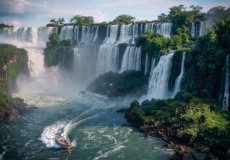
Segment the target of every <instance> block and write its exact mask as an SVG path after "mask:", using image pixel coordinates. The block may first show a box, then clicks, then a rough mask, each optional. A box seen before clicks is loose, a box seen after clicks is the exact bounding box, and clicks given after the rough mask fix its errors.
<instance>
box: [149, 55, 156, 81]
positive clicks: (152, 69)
mask: <svg viewBox="0 0 230 160" xmlns="http://www.w3.org/2000/svg"><path fill="white" fill-rule="evenodd" d="M155 67H156V60H155V58H154V59H153V60H152V66H151V72H150V77H151V76H152V75H153V71H154V68H155Z"/></svg>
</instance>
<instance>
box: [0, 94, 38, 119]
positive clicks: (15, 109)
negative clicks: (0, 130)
mask: <svg viewBox="0 0 230 160" xmlns="http://www.w3.org/2000/svg"><path fill="white" fill-rule="evenodd" d="M32 109H34V108H33V107H30V108H28V107H27V104H26V103H24V100H23V99H21V98H12V97H10V96H8V95H7V94H5V93H0V123H5V122H9V121H12V120H15V119H16V118H17V117H19V116H20V115H21V114H23V113H25V112H27V111H30V110H32Z"/></svg>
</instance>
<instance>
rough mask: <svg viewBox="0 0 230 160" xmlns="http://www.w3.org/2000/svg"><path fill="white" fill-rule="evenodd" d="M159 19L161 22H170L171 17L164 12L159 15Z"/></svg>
mask: <svg viewBox="0 0 230 160" xmlns="http://www.w3.org/2000/svg"><path fill="white" fill-rule="evenodd" d="M158 20H159V21H160V22H169V17H168V16H167V15H166V14H165V13H162V14H160V15H159V16H158Z"/></svg>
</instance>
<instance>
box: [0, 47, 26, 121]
mask: <svg viewBox="0 0 230 160" xmlns="http://www.w3.org/2000/svg"><path fill="white" fill-rule="evenodd" d="M28 73H29V72H28V57H27V52H26V50H25V49H19V48H16V47H15V46H13V45H8V44H0V122H5V121H8V120H13V119H15V118H16V117H17V116H18V115H19V114H20V113H22V112H24V111H25V106H26V104H25V103H23V100H22V99H19V98H12V97H10V96H9V95H10V94H11V92H12V91H14V90H15V89H16V83H15V82H16V79H17V76H18V75H19V74H28Z"/></svg>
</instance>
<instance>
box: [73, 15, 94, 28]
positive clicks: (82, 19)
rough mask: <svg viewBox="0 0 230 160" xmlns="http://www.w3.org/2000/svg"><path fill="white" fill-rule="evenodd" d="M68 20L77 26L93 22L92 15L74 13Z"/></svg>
mask: <svg viewBox="0 0 230 160" xmlns="http://www.w3.org/2000/svg"><path fill="white" fill-rule="evenodd" d="M70 22H71V23H74V24H76V25H79V26H89V25H92V24H94V18H93V17H92V16H81V15H76V16H74V17H73V18H71V19H70Z"/></svg>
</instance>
